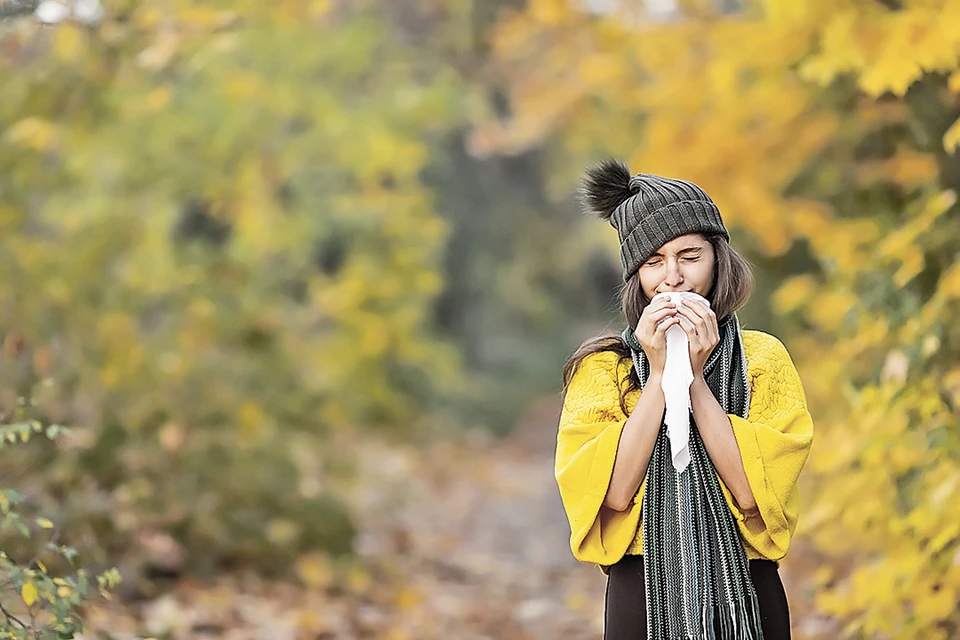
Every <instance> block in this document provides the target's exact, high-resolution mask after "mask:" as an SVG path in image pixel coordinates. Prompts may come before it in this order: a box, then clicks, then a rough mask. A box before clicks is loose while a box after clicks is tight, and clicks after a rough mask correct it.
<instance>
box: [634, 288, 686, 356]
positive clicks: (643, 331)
mask: <svg viewBox="0 0 960 640" xmlns="http://www.w3.org/2000/svg"><path fill="white" fill-rule="evenodd" d="M661 320H663V322H660V321H661ZM679 322H680V319H679V317H678V316H677V305H676V304H675V303H674V302H671V301H670V300H669V299H668V298H666V297H663V298H661V299H659V300H657V301H656V302H652V303H650V304H648V305H647V306H646V308H645V309H644V310H643V313H642V314H640V321H639V322H638V323H637V328H636V329H635V330H634V332H633V334H634V335H635V336H636V337H637V340H638V341H639V342H640V344H641V345H642V346H643V352H644V353H645V354H646V355H647V360H649V361H650V375H661V374H663V367H664V365H665V364H666V362H667V329H669V328H670V327H672V326H673V325H675V324H677V323H679ZM658 323H659V326H657V324H658Z"/></svg>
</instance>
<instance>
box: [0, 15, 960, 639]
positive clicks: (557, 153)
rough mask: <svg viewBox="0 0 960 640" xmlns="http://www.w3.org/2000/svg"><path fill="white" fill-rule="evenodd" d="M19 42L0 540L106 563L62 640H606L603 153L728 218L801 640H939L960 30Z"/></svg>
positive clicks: (954, 565)
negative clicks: (80, 629) (777, 342)
mask: <svg viewBox="0 0 960 640" xmlns="http://www.w3.org/2000/svg"><path fill="white" fill-rule="evenodd" d="M0 16H3V18H2V20H0V339H2V355H0V417H2V424H3V425H4V427H3V434H0V435H3V436H4V441H8V444H9V446H7V447H6V448H4V449H3V450H2V451H0V486H2V487H3V488H4V489H11V490H15V491H16V492H17V493H16V494H2V495H0V503H2V504H0V506H3V510H4V512H5V513H6V511H7V506H6V501H7V497H5V496H7V495H10V496H13V495H16V496H19V497H18V500H19V503H20V508H21V509H22V510H23V511H24V513H29V514H31V516H30V517H33V516H41V515H42V516H43V517H42V518H41V519H39V520H36V522H37V523H39V526H38V527H36V528H35V530H32V531H28V533H31V536H30V537H29V538H26V537H24V536H23V535H22V531H18V530H19V529H20V528H21V527H19V526H8V525H9V524H11V523H10V522H7V521H4V523H3V531H2V532H0V533H2V536H3V538H2V541H0V545H2V548H3V549H4V550H5V551H6V553H7V554H8V556H9V558H13V561H14V562H16V563H18V564H19V565H20V566H23V567H27V566H37V565H35V564H30V563H33V562H34V561H35V560H37V559H38V558H43V560H42V561H41V562H46V563H47V564H42V563H41V564H40V565H39V566H40V567H42V568H43V572H44V573H46V572H47V571H48V570H49V572H50V574H51V575H54V574H56V572H57V571H59V570H61V569H62V570H67V569H69V567H67V566H66V565H65V564H64V563H63V562H59V563H56V562H54V559H46V556H45V555H43V554H44V553H50V552H49V551H44V549H45V547H44V545H45V544H46V543H47V542H48V541H49V540H51V538H52V539H53V540H54V542H55V543H56V544H69V545H70V546H71V548H75V549H76V550H77V551H78V554H79V555H78V556H77V558H74V561H75V562H78V563H79V565H77V566H80V565H82V566H84V567H88V568H89V569H90V571H102V570H104V569H107V568H109V567H116V568H117V569H118V571H119V573H120V574H121V576H122V579H123V581H122V582H121V583H120V584H119V585H118V586H117V587H116V588H115V589H112V591H110V590H106V589H105V592H106V593H107V596H110V599H109V600H108V599H107V598H106V597H103V596H101V595H99V594H97V593H95V592H93V590H92V592H91V596H90V599H89V601H88V602H87V603H86V604H85V605H83V607H82V615H83V618H84V620H85V631H84V634H83V635H77V637H78V638H80V637H83V638H98V639H103V640H105V639H117V640H119V639H129V638H143V637H155V638H177V639H179V638H254V639H279V640H285V639H288V638H289V639H300V638H304V639H310V640H341V639H348V638H377V639H381V638H382V639H384V640H408V639H409V640H413V639H416V640H429V639H433V638H437V639H439V638H444V639H448V638H457V639H464V640H472V639H477V640H479V639H488V638H494V639H498V640H525V639H539V638H544V639H547V638H550V639H563V638H570V639H573V638H577V639H582V638H600V636H601V632H602V612H603V590H604V576H603V575H602V574H601V573H600V571H599V570H598V569H597V568H596V567H595V566H593V565H579V564H578V563H577V562H576V561H574V560H573V558H572V555H571V554H570V550H569V547H568V536H569V528H568V525H567V522H566V519H565V516H564V514H563V511H562V508H561V504H560V500H559V495H558V492H557V488H556V484H555V481H554V478H553V452H554V446H555V435H556V426H557V417H558V414H559V409H560V397H559V390H560V371H561V368H562V365H563V363H564V361H565V359H566V358H567V357H568V356H569V355H570V354H571V353H572V352H573V351H574V350H575V349H576V348H577V346H578V345H579V344H580V342H582V341H583V340H584V339H586V338H589V337H592V336H594V335H597V334H599V333H603V332H613V331H619V330H620V328H621V326H622V323H623V320H622V319H621V317H620V315H619V310H618V307H617V302H616V295H617V290H618V286H619V284H620V280H619V275H618V274H619V263H618V258H617V239H616V233H615V231H614V230H613V229H612V228H611V227H609V226H608V225H607V224H606V223H604V222H602V221H600V220H597V219H591V218H589V217H587V216H586V215H584V214H582V213H581V212H580V210H579V206H578V203H577V201H576V198H575V195H576V194H575V190H576V188H577V186H578V181H579V179H580V176H581V174H582V171H583V169H584V167H585V166H587V165H588V164H591V163H593V162H596V161H597V160H599V159H601V158H605V157H608V156H616V157H620V158H623V159H624V160H626V161H627V162H628V164H629V166H630V168H631V169H632V170H633V171H634V172H639V171H644V172H651V173H659V174H663V175H668V176H673V177H682V178H686V179H689V180H693V181H695V182H697V183H698V184H700V185H701V186H702V187H704V188H705V189H706V190H707V192H708V193H710V194H711V196H712V197H713V199H714V200H715V201H716V202H717V203H718V204H719V206H720V209H721V211H722V213H723V216H724V220H725V222H726V224H727V226H728V228H729V229H730V231H731V235H732V244H733V245H734V246H735V247H736V248H737V249H738V250H739V251H741V252H742V253H743V254H744V255H745V256H747V258H748V259H749V260H750V262H751V263H752V264H753V265H754V268H755V273H756V277H757V284H758V286H757V290H756V293H755V294H754V296H753V298H752V300H751V302H750V303H749V305H748V306H747V308H746V309H744V310H743V311H742V312H741V313H740V317H741V321H742V324H743V325H744V326H745V327H746V328H750V329H760V330H763V331H767V332H769V333H773V334H775V335H776V336H778V337H779V338H780V339H781V340H782V341H783V342H784V343H785V344H786V346H787V348H788V349H789V351H790V353H791V354H792V356H793V358H794V361H795V363H796V365H797V367H798V369H799V370H800V373H801V377H802V379H803V382H804V386H805V390H806V394H807V399H808V402H809V405H810V410H811V413H812V414H813V416H814V422H815V425H816V429H817V435H816V439H815V442H814V446H813V449H812V452H811V456H810V459H809V462H808V464H807V467H806V469H805V471H804V474H803V476H802V486H801V498H802V502H803V506H802V509H801V516H800V522H799V528H798V530H797V533H796V537H795V538H794V542H793V547H792V549H791V552H790V554H789V555H788V556H787V558H786V559H785V560H784V561H783V563H782V565H781V575H782V576H783V578H784V581H785V583H786V586H787V591H788V595H789V599H790V603H791V608H792V617H793V629H794V635H795V637H797V638H923V639H925V640H927V639H938V638H939V639H950V638H960V613H958V611H960V607H958V604H960V509H958V501H957V498H956V494H957V492H958V491H960V430H958V411H960V322H958V321H957V318H958V317H960V261H958V254H960V205H957V204H956V191H957V189H958V187H960V157H958V152H957V150H958V147H960V123H958V122H957V118H958V117H960V2H958V1H957V0H830V1H827V0H690V1H683V0H646V1H643V0H632V1H620V0H568V1H564V0H382V1H380V2H376V1H374V0H273V1H272V2H263V1H252V0H234V1H227V0H220V1H206V2H201V1H200V0H151V1H146V0H111V1H110V2H106V1H104V2H103V4H100V3H98V2H97V1H96V0H76V1H75V2H73V0H63V1H62V2H53V1H50V0H48V1H46V2H43V3H42V4H41V3H38V2H36V1H31V0H0ZM24 425H27V426H24ZM30 425H33V427H35V429H34V430H38V431H39V430H42V431H44V433H45V434H46V435H49V436H50V438H49V439H48V438H33V439H31V440H30V441H29V442H23V441H24V440H27V439H28V438H27V435H28V433H27V432H30V431H31V429H32V427H31V426H30ZM60 425H63V426H65V427H68V428H69V429H70V431H69V432H67V433H60V432H59V431H58V429H59V426H60ZM51 427H56V428H55V429H51ZM17 429H19V430H20V431H17ZM18 434H19V435H18ZM24 434H27V435H24ZM13 440H16V441H17V443H16V446H14V445H13V444H11V443H12V441H13ZM26 517H27V516H24V519H25V520H26ZM8 520H9V518H8ZM31 522H33V521H31ZM12 525H16V522H13V523H12ZM47 525H50V526H47ZM4 557H5V558H6V557H7V556H4ZM31 558H34V560H31ZM4 562H6V560H4ZM0 569H2V571H0V572H2V573H5V574H6V582H4V583H3V585H4V586H2V587H0V605H4V607H3V608H4V611H3V615H6V614H7V612H12V611H13V610H14V609H17V607H19V610H24V607H26V608H27V609H30V610H31V612H34V613H36V612H37V610H38V608H40V607H41V606H45V604H44V603H45V602H46V601H45V600H44V594H46V593H47V591H45V590H44V589H46V587H43V586H42V585H41V588H40V590H39V593H40V598H39V599H38V602H31V600H34V598H33V597H31V596H36V594H37V589H36V588H33V587H32V585H31V586H30V587H29V588H28V587H27V586H26V585H27V582H29V581H30V580H34V578H36V580H39V577H37V576H39V574H37V576H34V578H31V576H32V575H34V574H23V573H22V572H21V573H17V570H16V569H15V568H11V566H8V565H7V564H4V565H3V566H2V567H0ZM24 576H26V577H24ZM38 584H39V583H38ZM70 584H71V585H72V584H73V583H70ZM62 588H67V587H63V586H62V585H61V589H60V591H58V593H60V595H63V593H67V592H62ZM28 589H33V591H31V592H30V593H29V595H28ZM68 591H69V589H68ZM61 592H62V593H61ZM51 593H52V592H51ZM52 597H53V596H51V598H50V602H51V603H52V602H53V600H52ZM4 603H5V604H4ZM5 624H13V623H12V622H10V619H9V616H7V620H6V622H5ZM44 637H47V636H44ZM50 637H54V636H50ZM60 637H69V636H60Z"/></svg>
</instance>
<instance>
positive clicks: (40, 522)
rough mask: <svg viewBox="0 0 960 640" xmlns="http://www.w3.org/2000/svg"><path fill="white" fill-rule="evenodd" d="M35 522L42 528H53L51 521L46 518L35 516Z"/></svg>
mask: <svg viewBox="0 0 960 640" xmlns="http://www.w3.org/2000/svg"><path fill="white" fill-rule="evenodd" d="M37 524H38V525H40V526H41V527H42V528H44V529H53V523H52V522H50V521H49V520H47V519H46V518H37Z"/></svg>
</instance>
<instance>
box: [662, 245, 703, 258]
mask: <svg viewBox="0 0 960 640" xmlns="http://www.w3.org/2000/svg"><path fill="white" fill-rule="evenodd" d="M693 251H703V247H684V248H683V249H680V250H679V251H677V255H680V254H681V253H691V252H693ZM656 256H660V257H661V258H662V257H663V254H662V253H660V252H659V251H657V252H656V253H654V254H651V255H650V258H653V257H656ZM648 260H649V258H648Z"/></svg>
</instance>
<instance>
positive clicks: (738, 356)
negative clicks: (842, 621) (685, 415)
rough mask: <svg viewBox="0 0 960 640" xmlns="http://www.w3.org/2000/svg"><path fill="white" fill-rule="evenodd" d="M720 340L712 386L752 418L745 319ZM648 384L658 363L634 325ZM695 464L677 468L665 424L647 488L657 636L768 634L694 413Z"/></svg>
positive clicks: (633, 345)
mask: <svg viewBox="0 0 960 640" xmlns="http://www.w3.org/2000/svg"><path fill="white" fill-rule="evenodd" d="M718 328H719V330H720V342H719V344H718V345H717V347H716V348H715V349H714V350H713V353H711V354H710V357H709V358H708V359H707V362H706V364H705V365H704V368H703V371H704V378H705V379H706V381H707V386H709V387H710V389H711V390H712V391H713V394H714V396H716V398H717V400H718V401H719V403H720V406H722V407H723V410H724V411H725V412H726V413H729V414H735V415H738V416H741V417H743V418H746V417H747V412H748V411H749V407H750V381H749V379H748V378H747V362H746V356H745V354H744V350H743V339H742V337H741V335H740V322H739V320H738V319H737V316H736V314H730V315H729V316H727V317H726V318H725V319H723V320H722V321H720V322H719V323H718ZM622 338H623V340H624V342H626V343H627V345H628V346H629V347H630V349H631V351H632V354H633V364H634V367H635V368H636V371H637V376H638V377H639V378H640V386H641V389H642V388H643V386H644V385H646V383H647V379H648V378H649V377H650V363H649V361H648V360H647V356H646V354H645V353H644V352H643V348H642V347H641V345H640V343H639V341H638V340H637V339H636V336H635V335H634V332H633V329H631V328H630V327H627V329H626V330H624V332H623V334H622ZM690 421H691V428H690V464H689V465H688V466H687V468H686V469H684V471H683V473H679V474H678V473H677V472H676V470H675V469H674V467H673V464H672V463H671V461H670V441H669V438H668V436H667V428H666V425H665V424H662V425H661V427H660V434H659V436H657V442H656V444H655V445H654V448H653V454H652V456H651V458H650V464H649V466H648V467H647V485H646V489H645V490H644V496H643V505H642V518H643V555H644V574H645V575H644V587H645V590H646V601H647V638H648V639H650V640H692V639H694V638H695V639H698V640H699V639H701V638H704V639H709V640H761V639H762V638H763V632H762V631H761V628H760V609H759V605H758V604H757V594H756V591H755V590H754V587H753V581H752V579H751V577H750V570H749V567H748V564H747V556H746V552H745V551H744V548H743V542H742V541H741V539H740V534H739V532H738V531H737V523H736V520H735V519H734V516H733V514H732V513H731V512H730V508H729V507H728V506H727V503H726V500H724V497H723V493H722V492H721V490H720V484H719V481H718V479H717V472H716V470H715V469H714V466H713V462H711V460H710V458H709V457H708V456H707V451H706V449H705V448H704V446H703V440H702V439H701V438H700V433H699V431H698V429H697V428H696V426H695V425H694V424H693V413H692V412H691V414H690Z"/></svg>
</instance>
